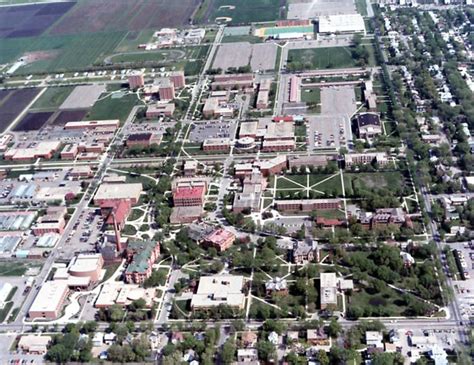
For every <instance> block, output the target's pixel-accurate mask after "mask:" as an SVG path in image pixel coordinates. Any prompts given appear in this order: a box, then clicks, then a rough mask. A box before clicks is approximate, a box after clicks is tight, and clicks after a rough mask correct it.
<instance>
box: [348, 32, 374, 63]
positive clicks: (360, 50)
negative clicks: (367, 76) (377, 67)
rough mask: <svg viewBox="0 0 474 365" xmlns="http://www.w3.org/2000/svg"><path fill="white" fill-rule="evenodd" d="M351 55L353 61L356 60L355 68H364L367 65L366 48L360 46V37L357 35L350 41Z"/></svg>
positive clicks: (367, 54)
mask: <svg viewBox="0 0 474 365" xmlns="http://www.w3.org/2000/svg"><path fill="white" fill-rule="evenodd" d="M351 55H352V58H353V59H354V60H357V66H361V67H364V66H367V65H368V64H369V57H370V54H369V51H368V49H367V47H365V46H364V45H363V44H362V36H361V35H359V34H357V35H355V36H354V38H353V40H352V45H351Z"/></svg>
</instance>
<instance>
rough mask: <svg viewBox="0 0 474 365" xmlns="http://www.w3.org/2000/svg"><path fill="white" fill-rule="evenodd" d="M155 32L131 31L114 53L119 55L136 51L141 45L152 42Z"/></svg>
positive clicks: (151, 30)
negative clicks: (119, 53)
mask: <svg viewBox="0 0 474 365" xmlns="http://www.w3.org/2000/svg"><path fill="white" fill-rule="evenodd" d="M154 32H155V30H153V29H145V30H142V31H130V32H128V33H127V34H126V35H125V37H123V39H122V41H121V42H120V43H119V44H118V46H117V48H115V50H114V51H115V52H117V53H118V52H130V51H136V50H137V49H138V46H139V45H140V44H144V43H147V42H149V41H150V40H151V37H152V36H153V33H154Z"/></svg>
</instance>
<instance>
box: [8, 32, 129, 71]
mask: <svg viewBox="0 0 474 365" xmlns="http://www.w3.org/2000/svg"><path fill="white" fill-rule="evenodd" d="M124 35H125V32H107V33H83V34H77V35H67V36H40V37H37V38H18V39H0V49H1V50H2V51H1V52H0V63H7V62H12V61H14V60H15V59H17V58H19V57H20V56H24V55H25V54H40V57H38V58H37V60H36V61H34V62H32V63H28V64H27V65H25V66H23V67H21V68H20V70H19V71H18V73H19V74H22V73H23V74H27V73H33V72H66V71H74V70H82V69H85V68H87V67H89V66H91V65H93V64H94V63H95V62H96V61H97V60H101V59H103V58H104V57H105V56H106V55H107V54H110V53H112V51H113V50H114V49H115V47H117V45H118V44H119V42H120V41H121V40H122V38H123V37H124ZM27 58H28V57H27Z"/></svg>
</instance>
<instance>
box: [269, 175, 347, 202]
mask: <svg viewBox="0 0 474 365" xmlns="http://www.w3.org/2000/svg"><path fill="white" fill-rule="evenodd" d="M285 177H286V178H281V177H278V181H277V190H282V191H283V190H289V191H288V192H290V193H295V192H297V190H293V189H299V190H303V189H304V188H303V187H302V186H301V185H303V186H304V187H305V188H306V186H308V184H309V186H310V187H311V191H312V192H313V193H312V194H313V195H316V196H317V197H318V198H322V197H323V195H324V196H340V195H342V186H341V178H340V176H339V175H335V176H332V175H324V174H305V175H287V176H285ZM298 184H300V185H298ZM271 186H272V185H270V187H271Z"/></svg>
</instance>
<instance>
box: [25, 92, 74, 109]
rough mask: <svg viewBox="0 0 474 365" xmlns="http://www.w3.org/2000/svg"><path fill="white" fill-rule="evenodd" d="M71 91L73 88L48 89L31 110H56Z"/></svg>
mask: <svg viewBox="0 0 474 365" xmlns="http://www.w3.org/2000/svg"><path fill="white" fill-rule="evenodd" d="M73 89H74V87H73V86H61V87H50V88H48V89H47V90H46V91H45V92H44V93H43V95H41V96H40V97H39V99H38V100H36V102H35V103H34V104H33V106H32V107H31V109H54V108H58V107H59V106H60V105H61V104H62V103H63V101H64V100H66V98H67V97H68V96H69V94H70V93H71V92H72V90H73Z"/></svg>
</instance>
